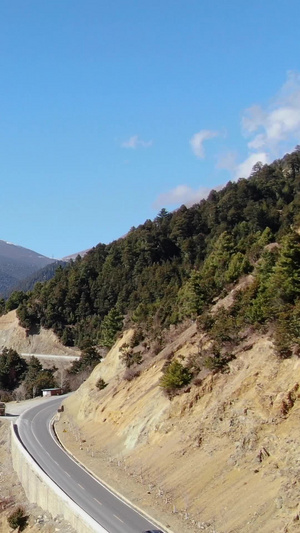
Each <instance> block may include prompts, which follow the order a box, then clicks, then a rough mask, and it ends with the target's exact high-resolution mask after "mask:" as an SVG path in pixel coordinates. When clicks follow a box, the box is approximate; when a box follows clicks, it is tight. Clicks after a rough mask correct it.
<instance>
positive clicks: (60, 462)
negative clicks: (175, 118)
mask: <svg viewBox="0 0 300 533" xmlns="http://www.w3.org/2000/svg"><path fill="white" fill-rule="evenodd" d="M61 401H62V399H61V397H60V398H58V399H51V400H48V401H47V402H46V403H45V404H41V405H37V406H35V407H33V408H31V409H29V410H27V411H25V412H24V413H23V414H22V415H21V416H20V417H19V419H18V421H17V427H18V432H19V436H20V439H21V441H22V443H23V445H24V446H25V448H26V449H27V451H28V452H29V453H30V455H31V456H32V457H33V458H34V460H35V461H36V462H37V463H38V465H39V466H40V467H41V468H42V469H43V470H44V472H45V473H46V474H47V475H48V476H49V477H50V478H51V479H52V480H53V481H54V482H55V483H56V484H57V485H58V486H59V487H60V488H61V489H62V490H63V491H64V492H65V493H66V494H67V495H68V496H69V497H70V498H71V499H72V500H73V501H74V502H75V503H77V505H79V507H81V508H82V509H84V511H85V512H86V513H87V514H88V515H90V516H91V517H92V518H93V519H94V520H95V521H96V522H98V523H99V524H100V525H101V526H102V527H103V528H105V529H106V530H107V531H108V532H109V533H142V532H143V531H145V530H147V529H155V527H156V526H154V525H153V524H151V523H150V522H148V521H147V520H146V519H145V518H144V517H143V516H142V515H140V514H139V513H138V512H137V511H135V510H134V509H133V508H131V507H129V505H127V504H126V503H124V502H123V501H122V500H121V499H120V498H118V497H117V496H116V495H114V494H113V493H112V492H110V491H109V490H108V489H107V488H106V487H104V486H103V485H102V484H101V483H100V482H99V481H97V480H96V479H95V478H93V477H92V476H91V475H90V474H89V473H88V472H86V470H84V469H83V468H82V467H81V466H80V465H78V464H77V463H76V462H75V461H74V460H73V459H71V458H70V456H69V455H68V454H67V453H66V452H65V451H64V450H63V449H62V448H61V447H60V445H59V444H58V443H57V441H56V439H55V438H54V436H53V435H52V432H51V430H50V420H51V419H52V417H53V415H54V414H55V412H56V411H57V408H58V406H59V405H60V404H61Z"/></svg>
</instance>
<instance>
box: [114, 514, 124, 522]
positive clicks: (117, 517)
mask: <svg viewBox="0 0 300 533" xmlns="http://www.w3.org/2000/svg"><path fill="white" fill-rule="evenodd" d="M113 516H114V517H115V518H117V520H120V522H122V524H124V522H123V520H121V518H119V517H118V516H117V515H115V514H114V515H113Z"/></svg>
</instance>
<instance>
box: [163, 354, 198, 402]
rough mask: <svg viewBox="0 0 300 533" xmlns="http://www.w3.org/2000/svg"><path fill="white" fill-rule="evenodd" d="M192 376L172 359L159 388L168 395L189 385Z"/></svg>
mask: <svg viewBox="0 0 300 533" xmlns="http://www.w3.org/2000/svg"><path fill="white" fill-rule="evenodd" d="M191 379H192V374H191V373H190V371H189V370H188V369H187V368H185V367H184V366H183V365H182V364H181V363H179V361H177V359H174V360H173V361H172V362H171V363H170V364H169V365H168V366H167V367H166V368H165V370H164V375H163V376H162V378H161V379H160V386H161V387H162V388H163V389H164V390H165V391H166V392H167V393H168V394H169V395H170V394H172V393H173V392H174V391H175V390H176V389H180V388H181V387H184V385H187V384H188V383H190V381H191Z"/></svg>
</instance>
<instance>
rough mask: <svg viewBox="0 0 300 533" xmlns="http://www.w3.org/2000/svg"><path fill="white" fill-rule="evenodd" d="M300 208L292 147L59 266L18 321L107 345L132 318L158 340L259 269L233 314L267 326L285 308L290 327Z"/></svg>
mask: <svg viewBox="0 0 300 533" xmlns="http://www.w3.org/2000/svg"><path fill="white" fill-rule="evenodd" d="M299 205H300V151H299V149H296V150H295V151H294V152H293V153H291V154H287V155H286V156H285V157H284V158H283V159H281V160H277V161H274V163H272V164H271V165H261V164H257V165H256V166H255V168H254V171H253V174H252V176H251V177H250V178H249V179H244V178H242V179H240V180H238V181H237V182H234V183H232V182H229V183H228V184H227V185H226V186H225V187H224V188H223V189H222V190H221V191H219V192H216V191H212V192H211V193H210V195H209V197H208V199H207V200H203V201H201V202H200V203H199V204H196V205H194V206H193V207H191V208H189V209H187V208H186V207H185V206H182V207H181V208H180V209H178V210H177V211H176V212H173V213H168V212H166V210H162V211H161V212H160V213H159V215H158V216H157V217H156V218H155V220H154V221H150V220H147V221H146V222H145V223H144V224H142V225H141V226H139V227H138V228H132V229H131V230H130V232H129V233H128V234H127V236H126V237H124V238H122V239H119V240H117V241H114V242H112V243H111V244H109V245H104V244H99V245H98V246H96V247H95V248H94V249H92V250H91V251H90V252H89V253H87V254H86V256H85V257H83V258H79V257H78V258H77V259H76V260H75V261H74V262H72V263H71V264H70V265H68V266H67V267H66V268H65V269H64V270H63V269H58V270H57V271H56V274H55V277H54V278H53V279H52V280H51V281H49V282H48V283H44V284H40V283H38V284H36V285H35V287H34V289H33V291H32V292H31V293H29V294H27V295H26V296H25V295H24V298H23V301H22V303H21V305H20V306H19V309H18V315H19V317H20V320H21V324H22V325H24V326H25V327H26V328H27V329H28V330H30V328H32V327H33V326H34V327H36V326H38V325H42V326H44V327H46V328H52V329H53V330H54V331H55V332H56V333H57V334H58V335H59V336H60V337H61V339H62V341H63V342H64V343H65V344H67V345H73V344H75V345H79V346H84V345H85V344H86V343H87V342H92V343H96V344H102V345H107V346H110V345H112V343H113V340H114V338H115V334H116V332H117V331H118V330H120V329H121V328H122V327H123V324H124V317H125V316H126V324H128V323H134V324H136V325H139V326H140V327H141V328H142V329H143V331H147V334H148V335H150V336H152V337H153V338H156V339H157V338H158V336H159V332H160V331H161V329H162V328H165V327H169V326H170V325H172V324H173V325H175V324H178V323H179V322H180V321H182V320H184V319H185V318H187V317H192V318H193V317H194V318H195V317H196V316H199V315H200V314H202V313H203V311H205V309H206V308H207V306H208V305H209V304H210V303H211V302H212V301H213V299H214V298H215V297H216V296H218V295H219V294H220V293H221V292H222V291H224V290H225V291H226V290H228V288H230V284H232V283H234V282H235V281H236V280H237V279H238V278H239V277H240V276H241V275H243V274H248V273H251V272H254V271H255V275H256V283H255V285H254V287H253V288H252V289H251V291H250V292H249V291H248V293H246V294H244V295H243V298H242V302H239V303H237V306H236V308H235V311H234V312H235V317H234V320H235V321H238V322H240V323H248V324H257V323H260V324H261V323H264V322H266V321H268V320H269V319H272V320H273V319H274V318H278V316H279V314H280V313H282V316H281V325H280V328H281V329H283V330H284V328H285V326H286V322H287V320H286V319H285V317H284V314H286V313H287V314H288V315H289V314H290V313H291V312H293V313H294V311H295V309H296V311H295V312H296V314H297V312H298V311H297V309H298V308H297V302H298V295H299V290H300V286H299V282H300V277H299V275H298V272H299V265H300V263H299V246H300V239H299V236H298V233H297V231H298V226H299V224H300V214H299ZM272 243H279V245H278V246H277V245H275V244H272ZM268 245H269V246H268ZM266 302H267V303H266ZM294 306H296V308H295V307H294ZM292 308H293V311H292ZM128 321H129V322H128ZM280 328H279V329H280ZM289 334H290V336H293V333H292V332H290V333H289ZM287 349H288V348H287Z"/></svg>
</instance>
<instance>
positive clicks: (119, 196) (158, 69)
mask: <svg viewBox="0 0 300 533" xmlns="http://www.w3.org/2000/svg"><path fill="white" fill-rule="evenodd" d="M299 20H300V2H299V0H285V1H283V0H264V1H262V0H252V1H251V2H249V0H247V1H246V0H227V1H224V0H160V1H158V0H151V1H150V0H148V1H146V0H111V1H109V0H51V1H49V0H48V1H47V0H13V1H12V0H0V87H1V91H0V176H1V193H2V194H1V196H0V209H1V215H2V216H1V234H0V238H1V239H3V240H7V241H10V242H13V243H15V244H19V245H22V246H25V247H27V248H31V249H33V250H35V251H37V252H39V253H42V254H44V255H47V256H50V257H56V258H60V257H63V256H66V255H69V254H72V253H75V252H78V251H81V250H84V249H87V248H90V247H92V246H95V245H96V244H97V243H99V242H104V243H108V242H110V241H112V240H114V239H117V238H118V237H120V236H122V235H124V234H125V233H126V232H127V231H128V230H129V229H130V228H131V227H132V226H138V225H139V224H142V223H143V222H144V221H145V220H146V219H148V218H150V219H153V218H154V217H155V216H156V214H157V213H158V212H159V210H160V209H161V208H162V207H166V208H167V209H168V210H172V209H175V208H176V207H178V206H180V205H181V204H183V203H185V204H187V205H190V204H192V203H194V202H196V201H199V199H200V198H202V197H205V195H206V194H207V191H209V190H210V189H211V188H215V187H218V186H220V185H222V184H225V183H226V182H227V181H229V180H230V179H231V180H235V179H238V177H247V176H248V175H249V173H250V172H251V168H252V166H253V165H254V163H255V162H256V161H258V160H260V161H262V162H263V163H265V162H271V161H272V160H273V159H275V158H277V157H281V156H282V155H284V153H286V152H287V151H291V150H293V149H294V147H295V146H296V144H300V39H299Z"/></svg>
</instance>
